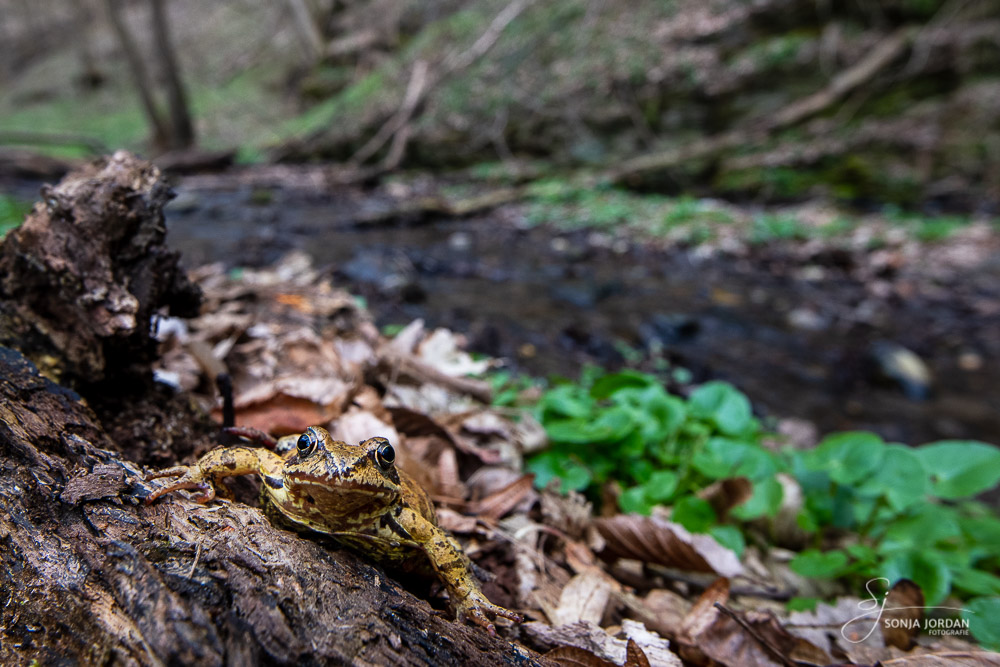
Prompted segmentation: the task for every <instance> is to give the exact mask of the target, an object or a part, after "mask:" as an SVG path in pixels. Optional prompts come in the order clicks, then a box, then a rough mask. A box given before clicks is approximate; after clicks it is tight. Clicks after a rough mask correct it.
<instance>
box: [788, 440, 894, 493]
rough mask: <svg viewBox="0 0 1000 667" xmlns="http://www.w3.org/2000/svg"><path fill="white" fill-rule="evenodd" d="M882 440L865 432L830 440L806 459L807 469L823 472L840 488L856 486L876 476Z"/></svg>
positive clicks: (824, 441)
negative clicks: (842, 486) (865, 479)
mask: <svg viewBox="0 0 1000 667" xmlns="http://www.w3.org/2000/svg"><path fill="white" fill-rule="evenodd" d="M884 453H885V446H884V444H883V443H882V438H880V437H878V436H877V435H875V434H874V433H868V432H866V431H849V432H847V433H836V434H834V435H830V436H827V437H826V438H824V439H823V442H821V443H820V444H819V446H818V447H816V449H814V450H813V451H812V452H810V454H809V455H808V456H807V459H806V460H807V465H808V466H809V467H810V468H812V469H813V470H822V471H824V472H826V473H827V474H828V475H830V479H832V480H833V481H834V482H836V483H837V484H844V485H853V484H856V483H857V482H860V481H861V480H863V479H864V478H866V477H868V476H869V475H871V474H872V473H873V472H875V471H876V470H877V469H878V468H879V466H880V465H881V463H882V456H883V454H884Z"/></svg>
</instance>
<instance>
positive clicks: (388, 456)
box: [375, 442, 396, 470]
mask: <svg viewBox="0 0 1000 667" xmlns="http://www.w3.org/2000/svg"><path fill="white" fill-rule="evenodd" d="M395 460H396V450H395V449H393V448H392V445H390V444H389V443H388V442H383V443H382V444H381V445H379V446H378V449H376V450H375V462H376V463H378V465H379V467H380V468H382V470H388V469H389V468H391V467H392V462H393V461H395Z"/></svg>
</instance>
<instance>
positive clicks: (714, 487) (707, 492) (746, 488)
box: [698, 477, 753, 519]
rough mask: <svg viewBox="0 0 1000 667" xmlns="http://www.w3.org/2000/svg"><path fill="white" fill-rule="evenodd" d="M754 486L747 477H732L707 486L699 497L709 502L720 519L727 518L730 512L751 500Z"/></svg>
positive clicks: (700, 492)
mask: <svg viewBox="0 0 1000 667" xmlns="http://www.w3.org/2000/svg"><path fill="white" fill-rule="evenodd" d="M752 495H753V484H751V483H750V480H749V479H747V478H746V477H730V478H729V479H720V480H719V481H717V482H715V483H713V484H710V485H708V486H706V487H705V488H704V489H702V490H701V491H699V492H698V497H699V498H701V499H702V500H704V501H706V502H708V504H709V505H711V506H712V509H713V510H715V514H716V515H717V516H718V517H719V518H720V519H722V518H725V516H726V515H727V514H728V513H729V510H731V509H733V508H734V507H736V506H737V505H739V504H741V503H743V502H745V501H747V500H749V499H750V496H752Z"/></svg>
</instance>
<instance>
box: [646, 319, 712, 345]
mask: <svg viewBox="0 0 1000 667" xmlns="http://www.w3.org/2000/svg"><path fill="white" fill-rule="evenodd" d="M700 329H701V325H700V324H699V322H698V320H697V319H695V318H694V317H693V316H691V315H686V314H684V313H656V314H655V315H653V316H652V317H651V318H649V320H648V321H647V322H643V323H642V324H640V325H639V332H638V333H639V339H640V340H641V341H642V344H643V345H644V346H645V347H654V346H658V347H664V346H667V345H675V344H677V343H681V342H685V341H689V340H691V339H692V338H694V337H695V336H696V335H697V334H698V332H699V330H700Z"/></svg>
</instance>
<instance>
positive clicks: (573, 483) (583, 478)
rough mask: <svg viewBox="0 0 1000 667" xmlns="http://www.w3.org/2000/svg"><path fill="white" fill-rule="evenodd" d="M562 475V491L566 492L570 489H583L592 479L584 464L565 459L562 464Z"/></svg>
mask: <svg viewBox="0 0 1000 667" xmlns="http://www.w3.org/2000/svg"><path fill="white" fill-rule="evenodd" d="M560 477H562V480H563V483H562V492H563V493H568V492H570V491H583V490H584V489H586V488H587V487H588V486H590V482H591V480H593V475H592V474H591V472H590V470H588V469H587V467H586V466H584V465H581V464H579V463H577V462H576V461H567V462H566V463H564V464H563V474H562V475H560Z"/></svg>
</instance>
